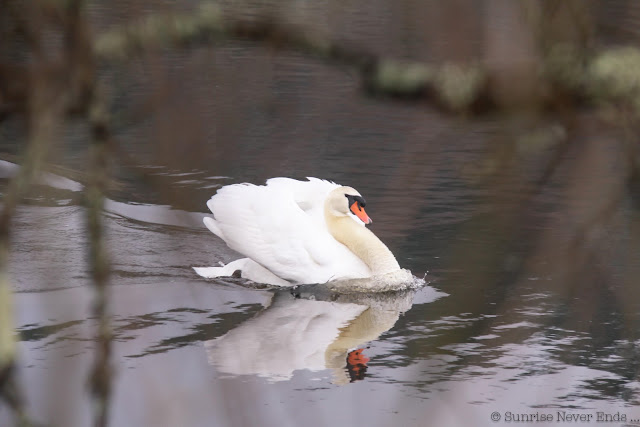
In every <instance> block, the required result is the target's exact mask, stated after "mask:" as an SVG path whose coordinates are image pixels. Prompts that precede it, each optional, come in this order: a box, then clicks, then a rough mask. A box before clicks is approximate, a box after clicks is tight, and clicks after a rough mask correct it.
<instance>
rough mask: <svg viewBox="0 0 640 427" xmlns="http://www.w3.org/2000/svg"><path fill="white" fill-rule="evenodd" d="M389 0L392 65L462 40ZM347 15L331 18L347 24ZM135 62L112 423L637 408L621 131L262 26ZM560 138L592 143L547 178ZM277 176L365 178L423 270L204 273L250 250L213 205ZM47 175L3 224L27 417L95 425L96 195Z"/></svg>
mask: <svg viewBox="0 0 640 427" xmlns="http://www.w3.org/2000/svg"><path fill="white" fill-rule="evenodd" d="M407 5H408V6H407V10H405V11H404V12H405V13H406V16H405V18H403V19H410V18H411V16H412V13H411V11H412V7H417V5H415V4H413V3H412V2H408V3H407ZM409 6H411V7H409ZM373 9H374V12H375V13H374V14H373V15H372V17H369V19H368V20H367V19H364V21H366V22H365V24H366V25H363V26H360V27H358V28H359V30H358V31H360V32H362V34H364V35H363V36H362V37H363V38H366V41H367V43H368V45H370V47H371V48H372V49H374V50H376V49H380V50H381V51H386V47H385V46H386V45H383V44H380V43H377V41H380V40H379V39H384V40H387V42H388V43H390V44H391V45H392V46H395V47H396V48H397V45H398V44H401V45H402V49H399V50H398V49H396V51H397V52H400V53H399V54H398V56H401V57H405V56H406V57H418V58H420V59H424V58H422V56H421V55H427V56H429V57H435V58H443V57H444V58H445V59H446V58H447V57H448V54H447V52H448V51H449V50H448V42H450V43H452V44H454V45H455V44H457V43H458V42H459V41H458V42H457V41H456V40H457V39H455V38H451V35H450V38H449V39H448V41H447V39H446V37H444V38H443V39H440V40H439V41H435V42H433V43H432V44H431V45H429V46H428V48H426V49H425V50H424V51H422V50H421V47H422V43H421V42H419V40H420V39H419V38H416V36H415V34H413V36H410V35H407V34H404V31H405V30H404V29H403V28H402V27H401V26H399V27H394V28H395V30H394V31H392V32H391V36H392V37H391V41H388V40H389V35H388V34H387V35H385V37H382V36H381V34H379V31H378V24H379V20H380V19H383V18H382V17H384V16H387V15H386V13H385V10H386V9H384V7H382V6H377V7H375V8H373ZM299 11H300V13H302V11H303V9H300V10H299ZM396 12H397V11H396ZM355 15H358V14H355ZM345 16H346V17H349V16H350V15H345ZM358 16H359V15H358ZM351 18H353V17H351ZM351 18H349V19H347V18H344V19H345V22H344V23H335V22H333V21H332V20H331V19H329V18H327V22H325V23H324V24H326V25H329V26H334V27H336V28H334V29H336V30H337V31H338V33H340V31H343V32H344V31H346V30H345V28H346V27H348V25H347V24H348V23H349V22H350V20H351ZM384 19H386V18H384ZM394 19H397V18H394ZM416 19H417V18H416ZM410 20H411V19H410ZM318 25H321V24H318ZM441 25H443V24H441ZM343 27H344V28H343ZM421 28H422V26H416V28H414V29H413V30H412V31H419V30H420V29H421ZM452 28H454V27H452ZM456 28H457V27H456ZM470 28H472V29H473V28H475V26H474V25H470ZM373 30H375V31H376V34H377V37H378V38H376V37H373V38H370V37H365V36H366V35H367V34H370V33H371V32H372V31H373ZM440 30H443V28H440ZM476 30H477V28H476ZM406 31H407V32H409V30H406ZM424 31H427V30H424ZM429 31H432V30H429ZM433 31H435V30H433ZM456 31H458V30H456ZM470 31H471V30H470ZM474 31H475V30H474ZM427 32H428V31H427ZM349 34H360V33H359V32H356V33H349ZM420 34H421V36H422V37H426V36H427V35H428V34H426V33H425V34H426V35H425V34H422V33H420ZM354 37H355V36H354ZM426 38H428V39H431V38H429V37H426ZM416 40H418V41H416ZM473 46H474V52H475V50H476V48H477V46H475V44H474V45H473ZM478 49H479V48H478ZM417 51H420V52H422V53H421V54H419V55H418V54H417V53H416V52H417ZM476 54H477V52H476ZM472 56H473V55H472ZM212 64H213V65H212ZM124 68H125V69H124V70H110V71H108V72H105V75H104V76H103V78H104V79H105V80H107V81H108V82H111V83H113V84H112V85H111V86H110V88H111V91H112V93H110V95H111V96H112V99H113V100H114V101H113V105H112V108H113V110H114V111H115V112H116V113H117V114H116V117H115V119H116V132H115V133H116V138H117V139H118V141H119V144H120V146H121V148H122V150H123V151H124V152H125V153H126V154H127V156H128V157H124V156H123V157H120V158H118V159H117V165H116V167H115V168H114V170H113V174H114V176H115V177H116V178H117V182H118V185H117V186H115V187H114V188H112V189H111V190H110V191H109V200H108V201H107V203H106V210H107V212H106V214H105V222H106V235H107V239H108V246H109V250H110V253H111V257H112V278H111V282H112V286H111V288H110V291H109V293H110V311H111V313H112V315H113V319H112V321H113V328H114V332H115V344H114V354H113V363H114V368H115V375H114V389H113V402H112V408H111V415H112V425H115V426H129V425H130V426H139V425H188V426H200V425H202V426H205V425H206V426H210V425H216V426H225V425H233V426H241V425H262V426H276V425H277V426H299V425H308V426H323V425H347V424H355V423H358V424H363V425H372V426H387V425H407V426H423V425H434V426H449V425H452V426H454V425H478V426H482V425H487V426H488V425H502V424H506V423H507V422H518V423H522V424H524V423H525V421H527V420H528V421H531V422H535V421H536V420H540V419H541V418H542V419H544V420H545V421H543V422H539V421H538V422H535V424H536V425H538V424H544V423H546V425H556V424H563V423H566V422H569V421H567V420H572V419H574V418H572V417H574V416H576V417H578V418H575V419H577V420H578V422H577V423H575V424H583V425H594V424H595V423H597V422H600V421H604V420H611V421H612V423H613V424H607V425H620V424H623V425H625V424H626V425H640V410H638V409H637V407H638V405H639V404H640V382H639V381H638V372H639V371H640V337H638V332H637V331H638V330H640V329H639V326H640V298H639V297H640V295H639V293H640V291H639V290H637V286H636V285H637V278H638V273H640V263H638V259H640V253H639V249H638V248H639V247H640V245H638V244H637V243H638V241H639V240H638V239H639V238H640V234H639V233H638V231H639V230H640V227H639V226H640V218H639V217H638V213H637V201H636V200H635V198H634V197H636V196H634V194H633V191H628V188H627V186H626V182H625V183H623V178H622V177H621V174H618V173H617V172H616V171H618V170H622V168H621V165H623V164H624V158H621V157H622V156H620V155H619V154H618V153H617V152H616V149H615V148H612V147H613V145H611V141H612V140H615V138H616V137H615V135H616V134H615V132H612V131H610V128H609V127H608V125H607V126H605V125H602V123H601V122H599V121H598V120H596V119H594V117H593V116H592V115H590V114H588V113H586V112H585V113H580V114H576V116H577V117H575V118H573V119H572V120H574V126H573V127H569V126H568V125H565V123H564V121H563V118H561V117H554V116H549V115H535V114H529V113H527V114H524V113H523V114H521V115H515V116H514V117H508V118H500V119H499V118H494V117H482V118H477V119H473V120H471V119H465V118H459V117H451V116H448V115H444V114H441V113H439V112H437V111H434V110H433V109H431V108H429V107H428V106H425V105H417V106H416V105H413V104H411V103H404V102H398V101H393V102H392V101H389V100H381V99H372V98H370V97H367V96H365V95H364V94H362V93H361V92H360V91H359V86H358V82H357V79H356V78H355V77H354V76H353V75H351V74H350V72H349V70H343V69H340V68H336V67H333V66H329V65H325V64H322V63H320V62H319V61H316V60H313V59H309V58H306V57H304V56H302V55H298V54H295V53H292V52H280V53H278V54H277V55H274V54H273V53H272V52H268V51H266V50H265V49H263V48H261V47H256V46H253V45H249V44H246V43H237V42H229V43H227V44H224V45H223V46H217V47H216V48H215V49H211V50H209V49H205V48H196V49H194V50H193V51H191V52H190V53H181V52H178V53H176V52H169V53H168V52H162V53H161V54H158V55H152V56H150V57H149V58H145V59H144V60H141V62H140V63H137V62H136V63H134V64H132V65H130V66H129V67H124ZM12 126H13V127H12ZM19 127H20V124H19V123H18V124H16V123H13V122H11V121H8V122H6V123H5V124H4V127H3V128H1V130H2V133H0V137H1V138H0V143H1V144H2V148H3V151H9V152H17V151H18V148H17V145H19V143H18V140H17V138H14V136H15V135H17V134H19V130H18V129H19ZM71 127H72V129H71V130H70V131H69V135H68V137H67V138H66V139H65V142H66V145H65V149H64V150H62V149H60V150H57V151H56V152H55V155H54V160H57V161H58V162H59V163H63V164H64V165H65V166H67V167H69V168H71V169H73V170H83V169H84V166H83V165H84V164H85V163H84V162H85V161H86V136H87V135H86V132H87V130H86V129H85V128H83V127H82V126H75V125H73V126H71ZM562 140H569V141H573V142H577V143H576V144H574V145H573V146H571V147H573V148H569V149H568V150H566V151H565V152H563V154H562V156H561V159H562V162H561V163H560V166H559V167H557V168H556V169H555V170H554V171H552V173H550V174H548V176H547V175H546V174H545V172H544V171H545V165H547V164H549V163H550V160H551V159H553V157H554V148H555V147H557V146H558V145H559V144H560V143H561V142H559V141H562ZM509 147H516V148H514V149H512V148H509ZM510 150H511V151H510ZM0 167H4V168H5V169H7V173H6V174H5V173H0V176H1V177H5V176H6V175H10V169H11V166H8V165H6V164H0ZM5 169H2V171H4V170H5ZM273 176H289V177H294V178H304V177H305V176H317V177H320V178H325V179H331V180H335V181H336V182H338V183H340V184H343V185H350V186H353V187H355V188H356V189H358V190H359V191H360V193H362V195H363V196H364V197H365V198H366V199H367V211H368V213H369V214H370V216H371V217H372V218H373V220H374V223H373V225H372V230H373V231H374V232H375V233H376V234H377V235H378V236H379V237H380V238H381V239H382V240H383V241H384V242H385V243H386V244H387V245H388V246H389V248H390V249H391V250H392V251H393V252H394V254H395V255H396V257H397V259H398V261H399V263H400V265H401V266H402V267H404V268H407V269H410V270H411V271H412V272H413V274H414V275H415V276H417V277H419V278H423V277H424V278H425V279H426V281H427V282H428V284H427V285H426V286H424V287H421V288H420V289H417V290H415V291H412V292H404V293H389V294H385V295H378V296H370V295H352V294H349V295H345V294H340V293H337V292H330V291H328V290H326V289H318V288H313V287H301V288H298V289H295V290H293V291H292V290H280V291H277V290H270V289H260V288H259V287H250V286H245V285H246V284H244V283H242V281H239V280H236V279H227V280H205V279H202V278H200V277H199V276H197V275H196V274H195V273H194V271H193V269H192V267H194V266H210V265H216V264H217V263H218V262H228V261H231V260H233V259H235V258H237V257H238V255H237V254H234V253H233V252H232V251H231V250H229V249H228V248H227V247H226V246H225V245H224V244H223V243H222V242H221V241H219V240H218V239H217V238H216V237H215V236H213V235H212V234H211V233H209V232H208V231H207V230H206V229H205V227H204V226H203V224H202V221H201V220H202V217H203V216H204V215H205V210H206V206H205V202H206V200H207V199H208V198H209V197H210V196H211V195H212V194H213V193H214V192H215V191H216V189H217V188H219V187H221V186H223V185H226V184H230V183H236V182H244V181H249V182H253V183H257V184H259V183H262V182H264V180H265V179H267V178H269V177H273ZM545 177H546V178H545ZM51 178H52V177H51V176H44V177H43V180H42V182H40V185H39V186H38V188H36V189H35V190H34V192H32V193H31V194H30V196H29V197H28V199H27V202H26V203H25V204H23V205H22V206H21V207H20V208H19V210H18V213H17V215H16V218H15V222H14V224H13V230H12V232H13V236H12V245H13V246H12V253H11V267H10V268H11V275H12V280H13V282H12V284H13V288H14V290H15V304H16V308H15V319H16V325H17V329H18V333H19V334H18V339H19V340H20V370H19V379H20V381H21V383H22V384H23V387H24V389H25V391H26V400H27V402H28V409H29V411H30V413H31V414H32V415H33V416H34V418H35V419H36V420H39V421H42V422H47V423H49V424H51V425H56V426H57V425H60V426H76V425H77V426H84V425H89V424H90V416H91V412H90V410H91V402H90V400H89V397H88V386H87V376H88V374H89V372H90V369H91V364H92V362H93V358H94V352H95V345H94V341H93V336H94V333H95V328H96V322H95V319H93V318H92V314H91V303H92V298H93V294H92V290H91V287H90V279H89V274H88V272H87V267H86V261H87V259H86V253H87V238H86V235H85V229H84V216H85V209H84V207H83V206H82V203H81V198H80V195H79V194H80V193H79V191H78V190H79V189H80V188H79V187H78V184H77V183H76V182H75V181H74V183H73V184H70V182H69V181H64V180H62V181H60V180H52V179H51ZM543 178H544V179H543ZM2 182H3V186H2V191H4V189H5V188H6V187H5V185H4V184H6V181H5V180H3V181H2ZM540 182H543V184H542V185H540V184H539V183H540ZM620 188H623V191H622V192H621V193H620V192H618V191H616V190H619V189H620ZM611 194H621V195H620V196H619V197H618V196H616V197H618V198H617V199H615V202H616V203H615V204H613V206H614V207H613V208H611V209H609V210H605V213H606V215H605V216H603V214H602V211H603V210H602V209H600V208H601V207H602V205H606V202H607V201H608V200H610V199H609V198H608V196H609V195H611ZM580 416H582V418H583V419H582V420H580V419H579V417H580ZM622 416H624V417H625V420H622V421H621V418H622ZM492 417H495V418H497V417H499V418H500V420H498V421H497V422H496V420H494V419H492ZM548 417H550V419H551V421H549V420H548ZM599 417H600V418H599ZM0 425H11V418H10V414H9V413H8V411H7V410H6V408H4V407H3V408H1V409H0Z"/></svg>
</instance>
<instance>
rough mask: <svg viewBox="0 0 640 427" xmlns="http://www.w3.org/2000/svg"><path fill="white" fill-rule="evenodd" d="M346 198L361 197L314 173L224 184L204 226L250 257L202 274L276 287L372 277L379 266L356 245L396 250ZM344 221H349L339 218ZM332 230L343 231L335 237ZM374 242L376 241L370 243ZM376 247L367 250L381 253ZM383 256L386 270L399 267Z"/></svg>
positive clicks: (213, 268) (350, 189)
mask: <svg viewBox="0 0 640 427" xmlns="http://www.w3.org/2000/svg"><path fill="white" fill-rule="evenodd" d="M342 189H344V191H343V190H342ZM345 196H351V197H356V196H358V197H360V195H359V193H358V192H357V191H355V190H353V189H352V188H350V187H341V186H340V185H338V184H335V183H333V182H329V181H324V180H320V179H317V178H308V181H297V180H294V179H290V178H272V179H270V180H268V181H267V183H266V185H260V186H258V185H253V184H234V185H229V186H225V187H223V188H221V189H220V190H218V192H217V193H216V194H215V195H214V196H213V197H212V198H211V199H210V200H209V201H208V202H207V206H208V207H209V209H210V210H211V212H212V213H213V215H214V218H205V219H204V223H205V225H206V226H207V228H208V229H209V230H210V231H211V232H212V233H214V234H215V235H217V236H218V237H220V238H221V239H222V240H224V241H225V242H226V243H227V245H228V246H229V247H230V248H231V249H233V250H235V251H237V252H239V253H241V254H243V255H245V256H246V257H247V258H244V259H241V260H237V261H234V262H232V263H229V264H227V265H226V266H223V267H208V268H196V271H197V272H198V274H200V275H202V276H204V277H219V276H229V275H232V274H233V273H234V272H235V271H236V270H240V271H241V274H242V277H245V278H247V279H250V280H253V281H255V282H259V283H268V284H273V285H280V286H286V285H291V284H301V283H324V282H327V281H330V280H334V279H350V278H364V277H370V276H371V275H372V274H373V273H374V272H375V271H376V266H375V265H374V266H371V265H368V261H369V263H371V261H372V260H371V259H369V260H367V259H362V257H361V256H358V255H356V253H354V250H355V252H358V251H360V252H362V247H364V246H366V244H369V243H371V244H372V245H373V246H376V245H382V247H384V250H386V252H388V255H390V256H391V258H393V255H391V253H390V252H389V251H388V249H387V248H386V246H384V244H382V242H380V241H379V240H378V239H377V237H375V235H373V233H371V232H369V231H368V230H367V229H366V228H364V223H363V222H362V220H361V219H358V217H357V216H356V215H354V214H353V212H352V211H350V209H349V200H350V199H348V198H347V197H345ZM328 200H334V202H332V203H333V204H334V205H337V206H338V208H337V210H336V209H333V208H332V207H331V206H330V205H328V203H329V202H328ZM342 204H344V209H343V206H342ZM343 211H344V212H343ZM362 212H363V213H364V210H362ZM334 217H336V219H335V226H334V219H333V218H334ZM346 218H349V221H347V223H345V222H340V221H342V220H344V219H346ZM367 219H368V218H367ZM336 227H337V228H340V230H341V231H339V233H340V235H338V239H337V238H336V233H338V232H336V231H334V228H336ZM330 228H331V229H330ZM352 228H353V229H352ZM358 229H360V230H362V231H358ZM371 239H375V240H376V241H377V242H375V241H372V242H369V240H371ZM339 240H340V241H339ZM352 240H353V242H352ZM341 241H342V242H343V243H341ZM351 243H353V245H355V246H354V247H351V246H352V245H351ZM374 249H375V250H368V251H370V252H372V253H373V252H375V251H376V250H378V251H381V250H382V249H380V248H377V247H376V248H374ZM365 252H366V251H365ZM383 255H386V254H383ZM386 261H387V262H388V263H389V264H390V265H391V270H393V269H394V268H397V269H399V266H398V264H397V262H396V261H395V258H393V262H391V261H390V260H386ZM394 264H395V267H394ZM387 270H388V268H387ZM385 272H386V271H385Z"/></svg>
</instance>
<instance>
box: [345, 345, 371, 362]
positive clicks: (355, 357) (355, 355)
mask: <svg viewBox="0 0 640 427" xmlns="http://www.w3.org/2000/svg"><path fill="white" fill-rule="evenodd" d="M363 351H364V349H363V348H360V349H358V350H353V351H352V352H350V353H349V355H348V356H347V363H349V364H350V365H351V366H357V365H366V364H367V363H368V362H369V360H370V359H369V358H368V357H367V356H365V355H364V354H362V352H363Z"/></svg>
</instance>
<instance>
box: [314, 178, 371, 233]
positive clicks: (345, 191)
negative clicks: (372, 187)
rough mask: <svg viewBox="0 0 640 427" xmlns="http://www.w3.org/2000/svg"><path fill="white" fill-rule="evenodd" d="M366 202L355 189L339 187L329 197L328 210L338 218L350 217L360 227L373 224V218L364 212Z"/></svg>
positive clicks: (327, 201)
mask: <svg viewBox="0 0 640 427" xmlns="http://www.w3.org/2000/svg"><path fill="white" fill-rule="evenodd" d="M365 205H366V202H365V201H364V198H363V197H362V196H361V195H360V193H358V192H357V191H356V190H355V189H354V188H351V187H338V188H336V189H335V190H333V191H332V192H331V193H329V195H328V196H327V199H326V201H325V208H326V210H327V211H328V212H329V213H330V214H332V215H333V216H336V217H341V216H348V217H350V218H351V219H353V220H354V221H356V222H357V223H359V224H360V225H364V224H371V222H372V221H371V218H369V215H367V213H366V212H365V211H364V207H365Z"/></svg>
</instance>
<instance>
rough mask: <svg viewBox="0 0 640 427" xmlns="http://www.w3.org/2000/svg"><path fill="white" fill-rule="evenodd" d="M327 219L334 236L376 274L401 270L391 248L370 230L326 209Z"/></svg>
mask: <svg viewBox="0 0 640 427" xmlns="http://www.w3.org/2000/svg"><path fill="white" fill-rule="evenodd" d="M325 220H326V222H327V227H328V228H329V232H330V233H331V234H332V235H333V237H334V238H335V239H336V240H337V241H338V242H340V243H342V244H343V245H345V246H346V247H347V248H349V249H350V250H351V252H353V253H354V254H356V256H358V258H360V259H361V260H362V261H364V263H365V264H367V266H368V267H369V269H370V270H371V274H373V275H374V276H377V275H380V274H386V273H390V272H392V271H397V270H400V265H398V261H396V258H395V257H394V256H393V254H392V253H391V251H390V250H389V248H387V246H386V245H385V244H384V243H382V241H381V240H380V239H378V237H377V236H376V235H375V234H373V233H372V232H371V231H370V230H368V229H367V228H365V227H362V226H360V225H358V224H356V223H355V222H354V221H353V220H352V219H351V218H348V217H346V216H344V217H336V216H334V215H332V214H331V213H329V212H327V211H325Z"/></svg>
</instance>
